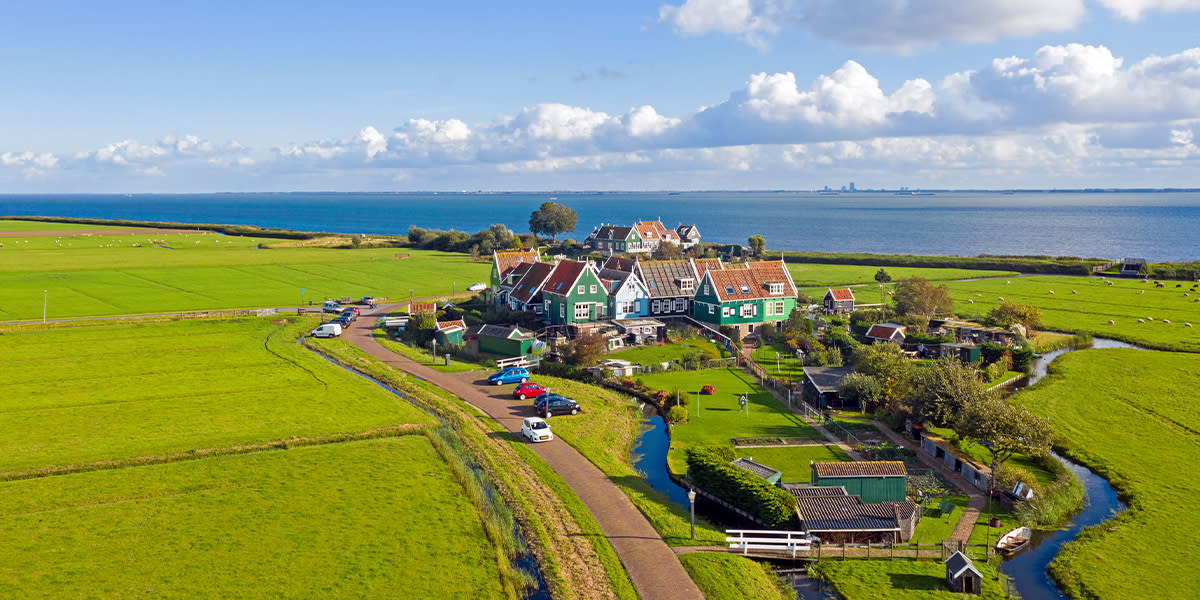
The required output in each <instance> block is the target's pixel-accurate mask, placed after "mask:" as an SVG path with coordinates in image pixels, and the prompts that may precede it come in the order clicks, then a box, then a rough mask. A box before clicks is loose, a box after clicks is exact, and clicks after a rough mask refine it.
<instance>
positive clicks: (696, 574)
mask: <svg viewBox="0 0 1200 600" xmlns="http://www.w3.org/2000/svg"><path fill="white" fill-rule="evenodd" d="M679 561H680V562H682V563H683V568H685V569H687V572H688V574H689V575H691V576H692V580H694V581H695V582H696V585H697V586H699V587H700V591H701V592H704V597H705V598H708V600H743V599H744V598H755V599H757V600H789V599H790V598H795V597H796V595H795V592H792V591H791V589H790V588H789V587H788V586H787V585H786V584H784V583H783V582H781V581H780V580H779V579H778V578H776V576H775V575H774V574H772V573H771V572H770V570H769V569H768V567H767V566H766V565H764V564H763V563H760V562H758V561H756V560H751V559H749V558H743V557H741V556H737V555H735V554H717V553H712V552H696V553H693V554H684V555H682V556H680V557H679Z"/></svg>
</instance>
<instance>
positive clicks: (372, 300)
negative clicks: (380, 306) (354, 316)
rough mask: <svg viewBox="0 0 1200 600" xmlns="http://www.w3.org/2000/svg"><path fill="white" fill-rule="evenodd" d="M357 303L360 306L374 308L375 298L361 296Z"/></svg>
mask: <svg viewBox="0 0 1200 600" xmlns="http://www.w3.org/2000/svg"><path fill="white" fill-rule="evenodd" d="M358 303H359V304H362V305H363V306H375V297H374V296H363V297H362V300H359V301H358Z"/></svg>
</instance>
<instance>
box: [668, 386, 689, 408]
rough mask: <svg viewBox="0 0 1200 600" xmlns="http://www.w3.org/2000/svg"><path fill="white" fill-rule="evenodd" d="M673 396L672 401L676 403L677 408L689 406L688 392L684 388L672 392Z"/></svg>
mask: <svg viewBox="0 0 1200 600" xmlns="http://www.w3.org/2000/svg"><path fill="white" fill-rule="evenodd" d="M671 396H672V398H671V401H672V402H674V403H675V406H687V405H688V400H690V398H688V393H687V391H686V390H684V389H682V388H675V389H673V390H671Z"/></svg>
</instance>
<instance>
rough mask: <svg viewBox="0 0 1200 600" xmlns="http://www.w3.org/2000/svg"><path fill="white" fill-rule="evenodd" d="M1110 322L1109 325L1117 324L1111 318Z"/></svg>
mask: <svg viewBox="0 0 1200 600" xmlns="http://www.w3.org/2000/svg"><path fill="white" fill-rule="evenodd" d="M1108 324H1109V325H1116V323H1114V322H1113V320H1112V319H1109V320H1108Z"/></svg>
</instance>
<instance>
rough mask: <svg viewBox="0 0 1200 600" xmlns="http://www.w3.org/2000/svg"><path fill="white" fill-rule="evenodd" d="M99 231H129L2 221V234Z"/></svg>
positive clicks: (71, 224)
mask: <svg viewBox="0 0 1200 600" xmlns="http://www.w3.org/2000/svg"><path fill="white" fill-rule="evenodd" d="M99 229H128V227H120V226H117V225H88V224H86V223H53V222H49V221H25V220H23V219H0V232H5V231H11V232H21V231H31V232H33V231H89V230H99Z"/></svg>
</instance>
